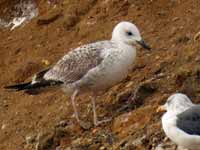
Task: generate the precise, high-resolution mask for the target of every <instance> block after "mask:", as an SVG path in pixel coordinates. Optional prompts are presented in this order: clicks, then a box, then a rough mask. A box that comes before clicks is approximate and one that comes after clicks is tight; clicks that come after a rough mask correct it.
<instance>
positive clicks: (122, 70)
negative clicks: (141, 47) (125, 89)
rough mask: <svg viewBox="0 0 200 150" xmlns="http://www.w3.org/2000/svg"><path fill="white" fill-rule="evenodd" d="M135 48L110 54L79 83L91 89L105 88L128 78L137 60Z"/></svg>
mask: <svg viewBox="0 0 200 150" xmlns="http://www.w3.org/2000/svg"><path fill="white" fill-rule="evenodd" d="M135 56H136V54H135V50H131V51H122V52H117V53H114V54H112V55H109V56H108V57H107V58H106V59H105V60H104V61H103V62H102V64H101V65H100V66H99V67H97V68H94V69H93V70H92V71H90V72H89V73H88V75H87V76H85V77H84V78H83V79H82V81H81V82H79V83H78V85H80V86H83V88H84V87H86V86H88V87H89V89H91V90H104V89H107V88H110V87H112V86H113V85H115V84H117V83H118V82H120V81H122V80H123V79H124V78H126V76H127V74H128V72H129V70H130V69H131V68H132V65H133V62H134V60H135Z"/></svg>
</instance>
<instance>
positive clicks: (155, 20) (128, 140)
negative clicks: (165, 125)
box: [0, 0, 200, 150]
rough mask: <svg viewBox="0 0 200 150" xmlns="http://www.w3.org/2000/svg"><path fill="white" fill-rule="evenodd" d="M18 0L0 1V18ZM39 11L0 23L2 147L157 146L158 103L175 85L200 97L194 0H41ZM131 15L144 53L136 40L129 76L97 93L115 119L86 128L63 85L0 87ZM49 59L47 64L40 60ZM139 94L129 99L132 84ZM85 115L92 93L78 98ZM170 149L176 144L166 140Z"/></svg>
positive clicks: (199, 5)
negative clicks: (36, 89) (16, 22)
mask: <svg viewBox="0 0 200 150" xmlns="http://www.w3.org/2000/svg"><path fill="white" fill-rule="evenodd" d="M17 2H18V1H17V0H16V1H12V0H8V1H6V0H0V8H1V9H0V10H1V15H0V16H1V17H3V18H7V19H8V20H9V18H12V16H10V13H8V12H12V8H13V5H14V4H15V3H17ZM37 4H38V7H39V16H38V17H36V18H34V19H33V20H31V22H29V23H28V24H26V25H23V26H20V27H18V28H16V29H15V30H13V31H9V29H5V28H1V29H0V74H1V75H0V85H1V86H0V120H1V122H0V127H1V128H0V149H2V150H22V149H24V150H34V149H36V148H37V149H38V150H45V149H46V150H154V149H155V147H157V145H158V144H160V143H166V142H167V140H166V139H165V135H164V133H163V130H162V129H161V122H160V118H161V115H162V114H158V113H156V108H157V106H158V105H160V104H163V103H164V102H165V100H166V98H167V97H168V96H169V95H170V94H172V93H174V92H184V93H186V94H188V95H189V96H190V97H191V98H192V99H193V101H194V102H196V103H198V102H200V86H199V83H200V46H199V39H196V41H195V40H194V37H195V34H196V33H197V32H199V31H200V26H199V25H200V11H199V10H200V1H198V0H60V1H58V0H57V1H56V0H52V3H51V4H48V3H47V1H45V0H38V1H37ZM122 20H127V21H131V22H134V23H135V24H136V25H137V26H138V27H139V29H140V31H141V33H142V36H143V37H144V39H145V41H147V42H148V43H149V45H151V47H152V51H150V52H147V51H145V50H144V49H142V48H140V47H138V52H137V61H136V63H135V65H134V68H133V70H132V72H131V73H130V74H129V75H128V77H127V78H126V79H125V80H124V81H123V82H121V83H120V84H119V85H116V86H115V87H113V88H112V89H110V90H109V91H108V92H106V93H105V94H104V95H102V96H101V97H99V100H98V104H97V110H98V114H99V116H100V117H101V118H107V117H111V116H112V117H113V120H112V121H111V122H109V123H106V124H104V125H102V126H99V127H92V128H91V129H89V130H84V129H82V128H80V127H79V126H78V124H77V123H76V121H75V118H74V115H73V110H72V108H71V104H70V101H69V99H68V98H67V97H66V95H64V93H63V92H62V91H60V90H56V91H51V92H46V93H41V94H39V95H28V94H26V93H23V92H16V93H15V92H10V91H7V90H5V89H3V87H4V86H6V85H9V84H13V83H19V82H25V81H28V80H30V76H32V75H33V74H34V73H36V72H38V71H39V70H41V69H43V68H46V67H48V66H51V65H53V64H54V63H55V62H56V61H57V60H58V59H59V58H60V57H61V56H63V55H64V54H65V53H67V52H68V51H69V50H70V49H71V48H75V47H77V46H79V45H81V44H85V43H89V42H93V41H97V40H102V39H110V37H111V32H112V29H113V27H114V26H115V25H116V24H117V23H118V22H120V21H122ZM45 62H48V63H45ZM138 87H140V88H139V91H138V92H137V99H135V100H132V97H133V93H134V91H135V89H136V88H138ZM78 105H79V111H80V112H81V115H82V119H83V120H85V121H86V120H87V121H91V120H92V109H91V103H90V100H89V97H88V96H87V95H84V96H82V97H80V98H79V100H78ZM169 147H170V149H173V147H174V145H173V144H172V145H171V146H169Z"/></svg>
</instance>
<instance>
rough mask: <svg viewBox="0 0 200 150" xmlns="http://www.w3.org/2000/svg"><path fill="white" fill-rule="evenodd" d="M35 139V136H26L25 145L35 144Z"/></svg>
mask: <svg viewBox="0 0 200 150" xmlns="http://www.w3.org/2000/svg"><path fill="white" fill-rule="evenodd" d="M36 138H37V136H36V135H35V134H32V135H27V136H26V138H25V140H26V143H27V144H33V143H35V142H36Z"/></svg>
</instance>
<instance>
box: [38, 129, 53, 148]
mask: <svg viewBox="0 0 200 150" xmlns="http://www.w3.org/2000/svg"><path fill="white" fill-rule="evenodd" d="M54 135H55V133H54V132H53V131H47V132H41V133H39V134H38V136H37V144H36V150H49V149H51V147H52V145H53V140H54Z"/></svg>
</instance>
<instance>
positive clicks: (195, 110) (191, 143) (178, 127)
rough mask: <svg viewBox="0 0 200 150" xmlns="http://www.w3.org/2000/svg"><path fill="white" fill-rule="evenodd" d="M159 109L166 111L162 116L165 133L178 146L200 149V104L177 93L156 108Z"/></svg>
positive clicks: (191, 149)
mask: <svg viewBox="0 0 200 150" xmlns="http://www.w3.org/2000/svg"><path fill="white" fill-rule="evenodd" d="M161 110H166V111H167V112H166V113H165V114H164V115H163V117H162V126H163V129H164V132H165V134H166V135H167V136H168V137H169V138H170V139H171V140H172V141H173V142H175V143H176V144H177V145H178V146H180V147H183V148H187V149H189V150H200V105H195V104H193V103H192V102H191V100H190V99H189V98H188V97H187V96H186V95H184V94H181V93H177V94H173V95H172V96H170V97H169V98H168V99H167V102H166V103H165V105H163V106H161V107H159V108H158V111H161Z"/></svg>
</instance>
